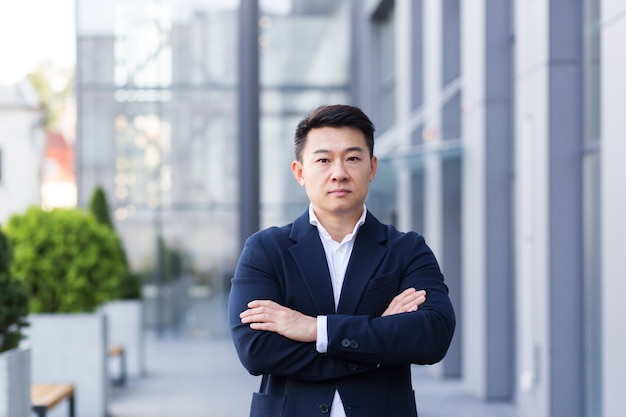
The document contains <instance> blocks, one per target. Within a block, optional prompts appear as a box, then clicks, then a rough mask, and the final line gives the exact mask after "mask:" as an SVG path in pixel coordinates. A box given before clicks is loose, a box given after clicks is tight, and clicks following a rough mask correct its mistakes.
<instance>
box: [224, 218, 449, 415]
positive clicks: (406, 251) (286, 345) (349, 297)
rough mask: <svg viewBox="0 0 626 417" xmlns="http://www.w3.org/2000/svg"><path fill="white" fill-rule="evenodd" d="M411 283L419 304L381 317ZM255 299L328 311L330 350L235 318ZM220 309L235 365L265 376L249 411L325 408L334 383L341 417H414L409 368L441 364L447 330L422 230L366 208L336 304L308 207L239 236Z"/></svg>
mask: <svg viewBox="0 0 626 417" xmlns="http://www.w3.org/2000/svg"><path fill="white" fill-rule="evenodd" d="M409 287H414V288H416V289H418V290H421V289H423V290H426V302H425V303H424V304H422V305H421V306H420V307H419V310H418V311H415V312H410V313H402V314H396V315H392V316H386V317H381V314H382V313H383V312H384V311H385V309H386V308H387V306H388V305H389V303H390V302H391V300H392V299H393V298H394V297H395V296H396V295H398V294H399V293H400V292H402V291H403V290H404V289H406V288H409ZM263 299H268V300H274V301H276V302H277V303H279V304H281V305H284V306H286V307H289V308H291V309H294V310H297V311H299V312H301V313H303V314H306V315H309V316H313V317H315V316H318V315H327V317H328V319H327V320H328V323H327V329H328V351H327V352H326V353H325V354H321V353H319V352H317V350H316V347H315V343H301V342H295V341H292V340H289V339H287V338H285V337H283V336H281V335H279V334H277V333H273V332H267V331H258V330H252V329H250V327H249V325H243V324H241V322H240V319H239V314H240V313H241V312H242V311H244V310H246V308H247V307H246V305H247V304H248V302H250V301H252V300H263ZM228 309H229V321H230V329H231V334H232V337H233V340H234V344H235V348H236V350H237V353H238V355H239V358H240V360H241V362H242V364H243V365H244V366H245V368H246V369H247V370H248V371H249V372H250V373H251V374H253V375H263V379H262V382H261V387H260V389H259V392H257V393H254V394H253V399H252V406H251V412H250V416H252V417H307V416H320V415H324V414H326V413H328V412H329V411H330V405H331V403H332V398H333V395H334V392H335V390H339V394H340V395H341V398H342V401H343V404H344V408H345V410H346V414H347V416H348V417H385V416H388V417H415V416H417V411H416V406H415V395H414V392H413V390H412V386H411V371H410V365H411V364H433V363H436V362H438V361H440V360H441V359H442V358H443V357H444V355H445V353H446V351H447V349H448V346H449V344H450V340H451V339H452V335H453V333H454V327H455V317H454V311H453V309H452V305H451V303H450V299H449V298H448V288H447V287H446V285H445V284H444V280H443V275H442V274H441V272H440V269H439V266H438V264H437V261H436V259H435V256H434V255H433V253H432V251H431V250H430V248H429V247H428V246H427V245H426V243H425V242H424V239H423V237H422V236H420V235H419V234H417V233H414V232H409V233H401V232H399V231H397V230H396V229H395V228H393V227H392V226H389V225H384V224H382V223H380V222H379V221H378V220H377V219H376V218H375V217H374V216H373V215H372V214H371V213H369V212H368V213H367V216H366V219H365V223H364V224H363V225H362V226H361V228H360V229H359V231H358V234H357V237H356V241H355V243H354V249H353V251H352V256H351V258H350V261H349V264H348V268H347V271H346V276H345V280H344V284H343V287H342V291H341V297H340V299H339V305H338V307H337V309H336V310H335V304H334V301H333V291H332V287H331V281H330V273H329V271H328V263H327V262H326V258H325V254H324V248H323V246H322V242H321V240H320V237H319V234H318V231H317V228H316V227H314V226H312V225H311V224H310V223H309V215H308V211H306V212H305V213H304V214H303V215H301V216H300V217H298V218H297V219H296V220H295V221H294V222H293V223H292V224H289V225H287V226H284V227H280V228H279V227H273V228H269V229H266V230H263V231H260V232H258V233H255V234H254V235H252V236H251V237H250V238H249V239H248V240H247V242H246V244H245V246H244V249H243V251H242V253H241V257H240V259H239V263H238V265H237V269H236V271H235V276H234V278H233V280H232V288H231V292H230V298H229V306H228Z"/></svg>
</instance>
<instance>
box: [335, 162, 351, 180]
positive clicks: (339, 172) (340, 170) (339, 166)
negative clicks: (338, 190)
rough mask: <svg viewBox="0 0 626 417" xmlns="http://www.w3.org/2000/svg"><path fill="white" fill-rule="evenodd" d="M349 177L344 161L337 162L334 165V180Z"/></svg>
mask: <svg viewBox="0 0 626 417" xmlns="http://www.w3.org/2000/svg"><path fill="white" fill-rule="evenodd" d="M347 178H348V173H347V172H346V167H345V166H344V164H343V162H337V163H335V164H334V166H333V175H332V179H333V181H345V180H346V179H347Z"/></svg>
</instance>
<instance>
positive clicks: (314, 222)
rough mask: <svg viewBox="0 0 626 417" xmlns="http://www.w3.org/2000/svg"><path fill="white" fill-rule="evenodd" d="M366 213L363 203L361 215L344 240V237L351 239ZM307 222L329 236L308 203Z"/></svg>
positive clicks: (363, 220) (363, 221)
mask: <svg viewBox="0 0 626 417" xmlns="http://www.w3.org/2000/svg"><path fill="white" fill-rule="evenodd" d="M366 215H367V207H366V206H365V203H364V204H363V212H362V213H361V217H359V220H358V221H357V222H356V224H355V225H354V229H352V233H350V234H349V235H347V236H346V237H345V238H344V240H343V241H344V242H345V241H346V239H351V238H352V237H354V236H355V235H356V232H357V230H359V228H360V227H361V226H362V225H363V223H365V217H366ZM309 223H311V225H313V226H315V227H317V229H318V230H319V231H320V232H321V233H323V234H324V236H326V237H328V238H330V235H329V234H328V232H327V231H326V229H324V226H322V223H320V221H319V220H318V218H317V216H316V215H315V211H314V210H313V204H309Z"/></svg>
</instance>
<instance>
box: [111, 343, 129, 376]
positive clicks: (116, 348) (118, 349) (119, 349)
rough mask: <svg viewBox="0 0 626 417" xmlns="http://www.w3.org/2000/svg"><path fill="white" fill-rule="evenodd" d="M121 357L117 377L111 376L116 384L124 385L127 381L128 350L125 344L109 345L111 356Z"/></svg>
mask: <svg viewBox="0 0 626 417" xmlns="http://www.w3.org/2000/svg"><path fill="white" fill-rule="evenodd" d="M115 356H117V357H119V360H120V372H119V375H118V376H117V377H116V378H111V382H112V383H113V385H115V386H122V385H124V384H125V383H126V351H125V350H124V346H121V345H113V346H110V347H109V357H115Z"/></svg>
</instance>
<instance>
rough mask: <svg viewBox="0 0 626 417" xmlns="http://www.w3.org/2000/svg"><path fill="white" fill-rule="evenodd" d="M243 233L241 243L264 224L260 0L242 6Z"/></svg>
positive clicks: (240, 31)
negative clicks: (260, 149)
mask: <svg viewBox="0 0 626 417" xmlns="http://www.w3.org/2000/svg"><path fill="white" fill-rule="evenodd" d="M239 13H240V16H239V139H240V143H239V174H240V183H239V236H240V247H241V248H243V245H244V243H245V241H246V239H247V238H248V236H250V235H251V234H252V233H254V232H256V231H258V230H259V224H260V209H261V207H260V191H259V188H260V182H259V117H260V115H259V2H258V0H246V1H242V2H241V4H240V6H239Z"/></svg>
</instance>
